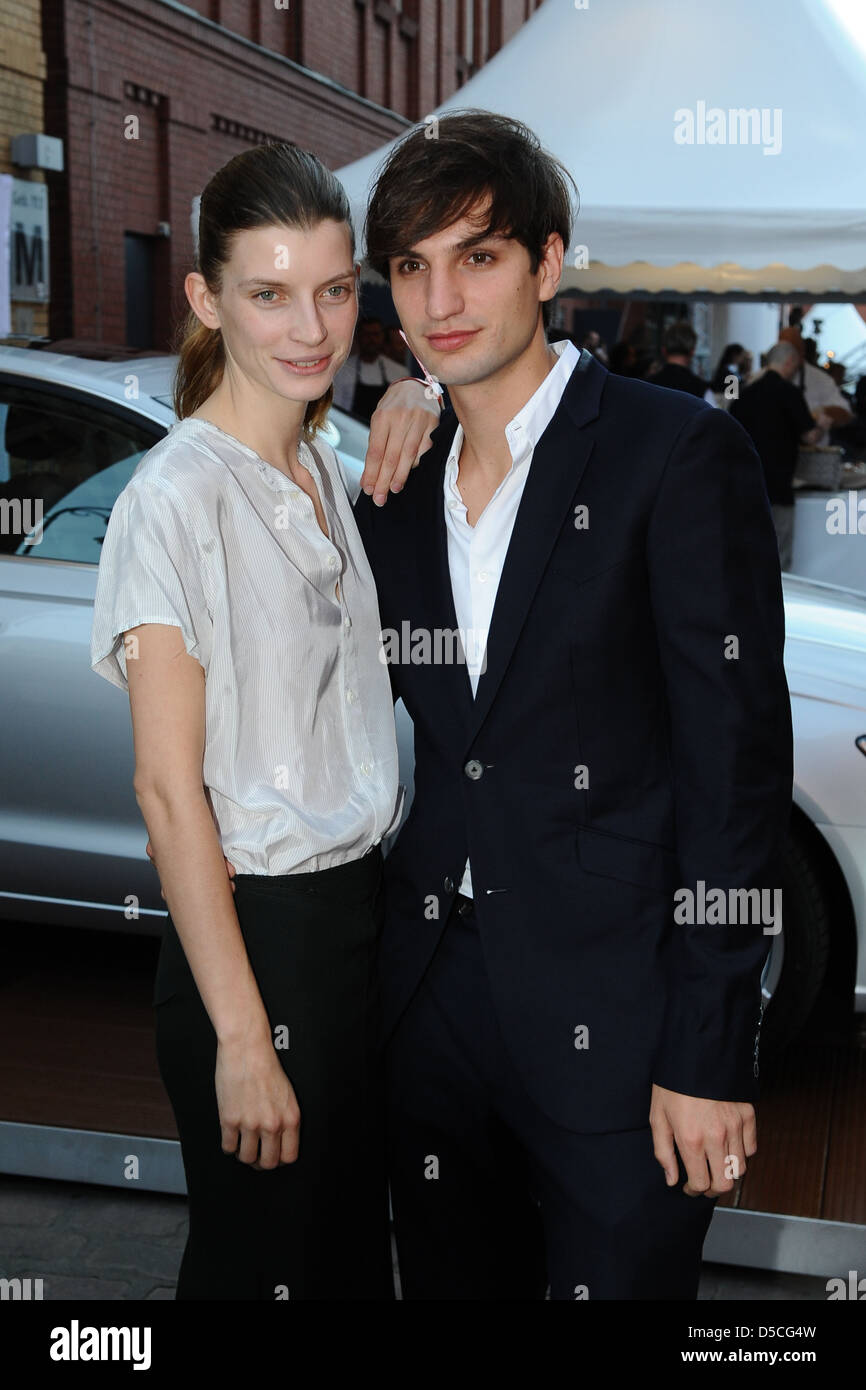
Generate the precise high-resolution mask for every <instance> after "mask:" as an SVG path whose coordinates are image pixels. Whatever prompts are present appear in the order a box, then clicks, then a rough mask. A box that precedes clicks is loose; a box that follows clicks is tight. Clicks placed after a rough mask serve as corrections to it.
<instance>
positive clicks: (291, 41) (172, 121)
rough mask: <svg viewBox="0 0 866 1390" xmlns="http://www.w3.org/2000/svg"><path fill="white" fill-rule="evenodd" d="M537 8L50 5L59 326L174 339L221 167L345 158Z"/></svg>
mask: <svg viewBox="0 0 866 1390" xmlns="http://www.w3.org/2000/svg"><path fill="white" fill-rule="evenodd" d="M26 2H27V0H0V6H3V7H6V6H8V5H9V4H16V3H22V4H26ZM539 3H541V0H192V3H190V4H186V5H184V4H180V3H177V0H86V2H85V0H42V8H41V14H42V43H43V47H44V50H45V55H46V59H47V83H46V89H45V118H44V130H45V132H47V133H48V134H50V135H55V136H59V137H60V138H62V140H63V142H64V149H65V152H66V168H65V170H64V172H63V173H62V174H61V173H56V174H54V173H48V174H47V175H46V178H47V182H48V186H49V191H50V200H51V279H52V293H51V304H50V319H49V325H48V332H49V334H50V336H51V337H52V338H53V339H58V338H76V339H87V340H93V341H97V342H102V343H111V344H123V343H129V344H132V345H135V346H141V347H154V348H156V349H165V348H167V347H169V345H170V342H171V335H172V332H173V329H174V326H175V323H176V321H177V317H178V315H179V314H180V313H181V312H182V311H183V310H184V309H185V307H186V301H185V297H184V293H183V280H184V277H185V275H186V274H187V272H188V271H189V269H190V268H191V266H192V256H193V241H192V231H191V225H190V210H191V202H192V198H193V197H194V196H195V194H197V193H199V192H200V191H201V188H202V187H203V185H204V184H205V183H206V182H207V179H208V178H209V177H210V175H211V174H212V173H213V172H214V171H215V170H216V169H217V168H219V167H220V166H221V165H222V164H224V163H225V162H226V160H227V159H229V158H231V156H232V155H234V154H236V153H238V152H239V151H241V150H243V149H246V148H248V147H249V146H250V145H251V144H255V143H259V142H261V141H263V140H265V139H267V138H269V137H271V138H277V139H289V140H293V141H295V142H296V143H297V144H299V145H301V146H302V147H304V148H307V149H312V150H314V151H315V153H316V154H318V155H319V157H320V158H321V159H322V160H323V161H324V162H325V163H326V164H327V165H328V166H329V167H330V168H339V167H340V166H341V165H342V164H345V163H348V162H349V161H350V160H353V159H356V158H358V157H359V156H361V155H363V154H366V153H368V152H369V151H370V150H372V149H375V148H377V147H378V146H380V145H382V144H383V143H385V142H386V141H387V140H389V139H391V138H392V137H393V136H394V135H397V134H399V132H400V131H401V130H403V129H405V128H406V127H407V126H408V125H409V124H411V123H412V122H414V121H417V120H421V119H423V117H424V115H425V114H426V113H427V112H429V111H431V110H432V109H433V108H434V107H435V106H436V105H437V104H438V103H440V102H441V101H443V100H444V99H445V98H446V97H448V96H450V95H451V94H452V93H453V92H454V91H456V90H458V89H459V88H460V87H461V86H462V85H463V83H464V82H465V81H466V80H467V78H468V77H470V76H471V75H472V73H473V72H475V71H477V69H478V68H479V67H480V66H482V64H483V63H484V62H485V61H486V60H487V59H488V58H489V57H491V56H492V55H493V53H495V52H496V51H497V50H498V48H500V47H501V46H502V45H503V44H504V43H506V42H507V41H508V39H509V38H511V37H512V35H513V34H514V33H515V32H516V31H517V30H518V29H519V28H520V26H521V25H522V24H523V23H524V22H525V21H526V19H528V18H529V16H530V14H531V13H532V11H533V10H535V9H537V8H538V5H539ZM31 8H32V6H31ZM37 128H38V127H37Z"/></svg>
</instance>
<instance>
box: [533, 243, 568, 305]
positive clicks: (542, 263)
mask: <svg viewBox="0 0 866 1390" xmlns="http://www.w3.org/2000/svg"><path fill="white" fill-rule="evenodd" d="M564 259H565V245H564V243H563V240H562V237H561V236H560V234H559V232H551V233H550V236H549V237H548V238H547V240H546V242H545V243H544V246H543V247H542V250H541V258H540V260H539V263H538V273H539V276H540V280H539V286H538V298H539V301H543V300H546V299H553V296H554V295H555V294H556V291H557V289H558V288H559V282H560V280H561V279H562V263H563V261H564Z"/></svg>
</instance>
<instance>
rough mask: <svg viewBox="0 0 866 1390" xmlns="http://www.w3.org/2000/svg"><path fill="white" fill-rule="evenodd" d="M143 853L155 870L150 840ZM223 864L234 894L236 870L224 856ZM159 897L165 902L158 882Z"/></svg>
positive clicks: (154, 859) (154, 858)
mask: <svg viewBox="0 0 866 1390" xmlns="http://www.w3.org/2000/svg"><path fill="white" fill-rule="evenodd" d="M145 851H146V853H147V857H148V859H149V860H150V862H151V864H152V865H153V867H154V868H155V869H156V857H155V855H154V853H153V845H152V844H151V843H150V840H148V842H147V844H146V845H145ZM223 863H224V864H225V866H226V873H227V874H228V876H229V883H230V884H231V886H232V892H234V891H235V882H234V880H235V874H236V872H237V870H236V869H235V866H234V864H232V863H231V862H230V861H229V860H228V859H226V857H225V855H223ZM157 872H159V870H157ZM159 896H160V897H161V898H162V900H163V902H165V894H164V893H163V891H162V883H161V882H160V887H159Z"/></svg>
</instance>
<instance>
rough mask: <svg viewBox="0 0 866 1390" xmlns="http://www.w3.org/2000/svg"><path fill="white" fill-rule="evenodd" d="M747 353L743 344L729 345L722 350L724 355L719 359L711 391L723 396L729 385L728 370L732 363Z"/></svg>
mask: <svg viewBox="0 0 866 1390" xmlns="http://www.w3.org/2000/svg"><path fill="white" fill-rule="evenodd" d="M745 351H746V349H745V348H744V347H743V344H742V343H728V344H727V346H726V347H724V348H723V349H722V355H721V357H720V358H719V362H718V366H717V367H716V370H715V371H714V372H713V375H712V379H711V381H710V390H711V391H715V392H716V393H717V394H718V395H721V394H722V392H723V391H724V389H725V386H726V385H727V381H726V377H727V376H728V375H729V372H728V369H729V367H730V366H731V363H732V362H733V361H734V359H735V358H737V357H742V355H743V353H744V352H745Z"/></svg>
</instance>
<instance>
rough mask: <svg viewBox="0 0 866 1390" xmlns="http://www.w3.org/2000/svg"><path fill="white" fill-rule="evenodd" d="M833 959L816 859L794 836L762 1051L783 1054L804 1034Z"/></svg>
mask: <svg viewBox="0 0 866 1390" xmlns="http://www.w3.org/2000/svg"><path fill="white" fill-rule="evenodd" d="M829 956H830V909H829V904H828V901H827V895H826V892H825V890H824V886H823V884H822V881H821V877H820V875H819V873H818V870H817V867H816V865H815V863H814V859H813V857H812V855H811V854H810V852H809V849H808V848H807V847H806V845H805V844H804V843H803V841H802V839H801V838H800V837H799V836H797V835H796V834H791V835H789V836H788V840H787V843H786V845H785V853H784V858H783V865H782V930H781V931H780V932H779V934H778V936H774V937H773V938H772V946H771V947H770V954H769V956H768V957H767V962H766V965H765V966H764V973H763V976H762V979H761V990H762V993H763V996H764V1021H763V1025H762V1027H761V1050H762V1051H763V1050H764V1049H766V1051H767V1052H770V1053H773V1052H778V1051H779V1050H780V1049H781V1048H783V1047H784V1046H785V1044H786V1043H789V1042H791V1041H792V1040H793V1039H794V1038H795V1037H796V1036H797V1034H798V1033H800V1032H801V1031H802V1029H803V1027H804V1025H805V1023H806V1021H807V1019H808V1017H809V1015H810V1013H811V1012H812V1009H813V1007H814V1004H815V1001H816V999H817V998H818V994H819V991H820V989H821V985H822V984H823V982H824V976H825V974H826V973H827V962H828V960H829Z"/></svg>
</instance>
